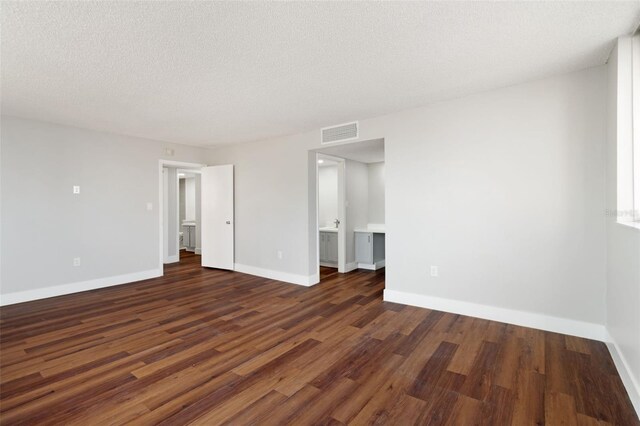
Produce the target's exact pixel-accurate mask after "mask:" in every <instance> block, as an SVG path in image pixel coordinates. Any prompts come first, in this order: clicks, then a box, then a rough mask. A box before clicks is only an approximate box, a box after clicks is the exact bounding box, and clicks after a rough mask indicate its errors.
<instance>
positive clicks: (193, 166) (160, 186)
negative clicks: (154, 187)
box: [158, 159, 206, 275]
mask: <svg viewBox="0 0 640 426" xmlns="http://www.w3.org/2000/svg"><path fill="white" fill-rule="evenodd" d="M205 166H206V164H201V163H189V162H185V161H174V160H166V159H160V160H158V237H159V238H158V240H159V243H158V269H159V270H160V271H161V272H162V275H164V226H163V225H164V220H165V217H164V178H163V176H162V169H163V168H164V167H174V168H176V169H180V168H188V169H201V168H202V167H205ZM176 179H178V176H177V170H176ZM176 199H177V200H176V209H179V203H180V200H179V197H176ZM176 213H177V210H176ZM179 232H180V224H179V223H178V227H177V228H176V235H178V233H179ZM179 246H180V243H179V242H178V253H179V252H180V251H179V250H180V247H179Z"/></svg>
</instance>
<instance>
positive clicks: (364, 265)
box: [358, 260, 384, 271]
mask: <svg viewBox="0 0 640 426" xmlns="http://www.w3.org/2000/svg"><path fill="white" fill-rule="evenodd" d="M358 268H360V269H368V270H370V271H377V270H378V269H381V268H384V260H379V261H377V262H375V263H358Z"/></svg>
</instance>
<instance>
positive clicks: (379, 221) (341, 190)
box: [312, 139, 387, 282]
mask: <svg viewBox="0 0 640 426" xmlns="http://www.w3.org/2000/svg"><path fill="white" fill-rule="evenodd" d="M315 157H316V175H315V177H316V185H315V188H316V197H315V198H316V219H317V220H316V222H317V233H318V234H317V239H316V240H315V241H316V242H317V247H316V250H317V253H318V256H317V258H318V263H317V265H318V277H319V279H320V281H321V282H322V281H323V280H325V279H329V278H331V276H333V275H334V274H335V273H348V272H351V271H354V270H356V269H362V270H372V271H377V270H381V269H383V268H384V267H385V265H386V250H385V240H386V232H387V230H386V224H385V222H386V221H385V199H386V196H385V195H386V194H385V188H386V184H385V155H384V139H375V140H368V141H360V142H354V143H348V144H343V145H335V146H330V147H325V148H321V149H319V150H316V151H315ZM312 241H313V240H312Z"/></svg>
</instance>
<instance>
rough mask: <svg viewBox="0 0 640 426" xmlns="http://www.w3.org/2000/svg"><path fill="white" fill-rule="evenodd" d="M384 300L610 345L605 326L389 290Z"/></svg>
mask: <svg viewBox="0 0 640 426" xmlns="http://www.w3.org/2000/svg"><path fill="white" fill-rule="evenodd" d="M383 297H384V300H385V301H388V302H395V303H402V304H404V305H413V306H418V307H421V308H428V309H435V310H438V311H445V312H451V313H455V314H461V315H467V316H470V317H477V318H483V319H488V320H492V321H499V322H505V323H509V324H515V325H520V326H523V327H531V328H537V329H540V330H546V331H553V332H556V333H562V334H569V335H571V336H578V337H585V338H587V339H593V340H599V341H601V342H606V341H607V333H606V329H605V327H604V325H601V324H595V323H590V322H584V321H577V320H572V319H568V318H559V317H553V316H549V315H544V314H536V313H532V312H525V311H516V310H512V309H506V308H499V307H497V306H489V305H480V304H476V303H469V302H462V301H459V300H453V299H444V298H440V297H433V296H426V295H423V294H416V293H408V292H403V291H395V290H385V291H384V296H383Z"/></svg>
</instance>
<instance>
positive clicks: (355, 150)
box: [318, 139, 384, 163]
mask: <svg viewBox="0 0 640 426" xmlns="http://www.w3.org/2000/svg"><path fill="white" fill-rule="evenodd" d="M318 152H319V153H321V154H327V155H332V156H334V157H340V158H346V159H347V160H354V161H359V162H361V163H379V162H381V161H384V139H373V140H370V141H362V142H356V143H348V144H344V145H337V146H331V147H326V148H322V149H319V150H318Z"/></svg>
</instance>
